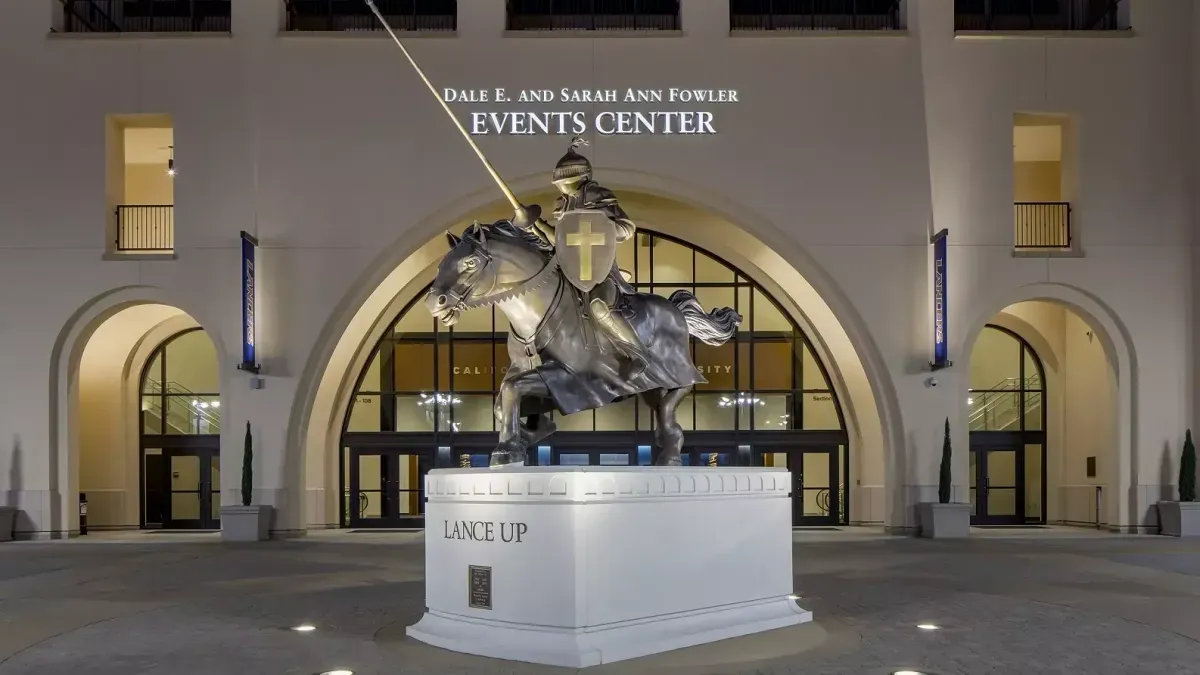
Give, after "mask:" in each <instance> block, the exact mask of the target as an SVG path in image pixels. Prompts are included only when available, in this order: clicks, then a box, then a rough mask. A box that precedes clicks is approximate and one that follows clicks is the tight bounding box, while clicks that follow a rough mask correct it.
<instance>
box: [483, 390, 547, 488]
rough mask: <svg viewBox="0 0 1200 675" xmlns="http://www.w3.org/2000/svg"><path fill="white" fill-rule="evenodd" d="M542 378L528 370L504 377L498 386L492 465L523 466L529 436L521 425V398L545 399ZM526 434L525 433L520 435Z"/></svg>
mask: <svg viewBox="0 0 1200 675" xmlns="http://www.w3.org/2000/svg"><path fill="white" fill-rule="evenodd" d="M549 395H550V390H549V389H547V388H546V383H545V381H543V380H542V376H541V375H538V373H537V371H536V370H529V371H526V372H524V373H521V374H520V375H517V376H515V377H511V378H507V379H505V380H504V382H503V383H501V385H500V396H499V400H498V401H497V403H496V422H497V423H498V426H499V429H500V443H499V444H498V445H496V449H495V450H493V451H492V459H491V462H490V464H491V465H492V466H509V465H515V466H521V465H523V464H525V455H526V451H527V450H528V449H529V442H530V439H531V437H532V435H531V434H530V433H529V430H526V429H525V428H524V425H522V424H521V399H523V398H525V397H527V396H539V397H547V396H549ZM522 432H525V433H522Z"/></svg>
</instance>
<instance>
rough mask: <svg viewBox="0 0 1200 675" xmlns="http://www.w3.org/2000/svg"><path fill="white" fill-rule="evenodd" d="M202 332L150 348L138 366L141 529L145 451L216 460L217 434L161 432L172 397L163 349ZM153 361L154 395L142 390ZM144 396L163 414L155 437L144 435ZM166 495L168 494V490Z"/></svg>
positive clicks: (213, 395) (183, 332)
mask: <svg viewBox="0 0 1200 675" xmlns="http://www.w3.org/2000/svg"><path fill="white" fill-rule="evenodd" d="M203 330H204V329H203V328H199V327H195V328H187V329H184V330H181V331H179V332H178V333H175V334H174V335H171V336H170V337H168V338H167V339H165V340H163V341H162V342H161V343H159V345H158V346H157V347H155V348H154V351H152V352H150V356H149V357H148V358H147V359H146V364H145V365H144V366H142V372H141V375H140V377H139V378H138V487H139V489H138V498H139V508H138V525H139V527H141V528H143V529H144V528H146V526H147V519H146V491H147V487H148V486H147V485H146V480H147V478H148V477H147V476H146V456H147V455H146V450H149V449H156V450H161V451H162V452H163V454H164V455H169V454H171V453H175V454H194V455H197V456H199V457H200V458H201V460H202V461H203V459H204V458H206V457H209V456H211V455H214V454H215V455H216V456H217V457H220V453H221V434H220V433H219V432H218V433H215V434H168V433H166V429H165V425H166V421H165V419H166V411H167V404H168V400H169V399H170V398H172V396H173V395H171V394H167V393H166V382H167V378H166V375H167V347H168V346H170V344H171V343H172V342H174V341H175V340H178V339H179V338H181V337H183V336H185V335H189V334H191V333H195V332H197V331H203ZM159 357H161V358H159ZM155 359H158V368H157V371H158V373H157V374H158V378H159V379H158V381H159V383H160V386H159V390H158V392H157V394H154V393H148V392H147V387H146V379H147V378H148V377H149V376H150V375H151V368H152V367H153V366H154V365H155V363H154V361H155ZM148 396H155V397H156V398H158V399H159V406H160V407H159V410H161V411H162V414H163V418H162V419H161V420H160V421H159V424H160V426H159V433H157V434H154V433H147V432H146V420H145V419H144V418H145V412H144V411H143V410H142V401H143V400H144V399H145V398H146V397H148ZM188 396H189V397H190V396H203V397H206V398H218V399H219V397H220V393H201V392H192V393H191V394H188ZM176 397H178V396H176ZM167 492H168V493H169V490H168V491H167ZM162 526H164V527H165V526H166V523H162Z"/></svg>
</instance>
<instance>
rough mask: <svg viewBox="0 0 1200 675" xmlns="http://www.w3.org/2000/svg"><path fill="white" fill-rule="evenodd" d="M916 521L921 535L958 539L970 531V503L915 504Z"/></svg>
mask: <svg viewBox="0 0 1200 675" xmlns="http://www.w3.org/2000/svg"><path fill="white" fill-rule="evenodd" d="M917 523H918V524H919V525H920V526H921V536H922V537H931V538H934V539H959V538H962V537H965V536H967V534H968V533H969V532H970V531H971V505H970V504H939V503H937V502H922V503H920V504H917Z"/></svg>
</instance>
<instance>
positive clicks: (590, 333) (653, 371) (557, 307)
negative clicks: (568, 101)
mask: <svg viewBox="0 0 1200 675" xmlns="http://www.w3.org/2000/svg"><path fill="white" fill-rule="evenodd" d="M365 2H366V4H367V6H368V7H369V8H370V9H371V12H372V13H373V14H374V15H375V17H376V18H377V19H378V20H379V22H380V23H381V24H382V26H383V28H384V30H386V31H387V33H388V35H389V36H390V37H391V38H392V41H393V42H395V43H396V46H397V47H399V48H400V51H401V52H403V53H404V57H405V58H406V59H408V62H409V64H411V65H412V67H413V70H415V71H416V73H417V75H418V76H419V77H420V78H421V81H422V82H424V83H425V86H426V87H427V88H428V89H429V92H430V93H431V94H433V97H434V98H435V99H437V101H438V103H439V104H441V107H442V110H443V111H445V113H446V115H447V116H448V117H449V118H450V120H451V121H452V122H453V123H454V125H455V127H457V128H458V132H459V133H460V134H461V135H462V137H463V139H464V140H465V141H466V142H467V144H468V145H470V146H471V149H472V150H473V151H474V152H475V155H476V156H477V157H478V158H479V161H480V162H481V163H482V164H483V166H484V168H485V169H487V171H488V173H489V174H490V175H491V177H492V180H494V181H495V182H496V186H497V187H499V188H500V191H501V192H503V193H504V197H505V198H506V199H507V200H508V203H509V204H510V205H511V206H512V207H513V209H514V216H513V218H511V219H509V220H500V221H497V222H495V223H492V224H491V225H481V224H479V223H478V222H477V223H474V224H472V225H471V226H470V227H468V228H467V230H466V231H465V232H464V233H463V234H462V236H461V237H457V236H455V235H453V234H451V233H449V232H447V233H446V236H447V238H448V240H449V242H450V252H449V253H447V254H446V257H445V258H443V259H442V261H441V263H440V264H439V265H438V272H437V278H436V279H434V282H433V285H432V286H431V287H430V289H429V296H428V297H427V298H426V300H425V303H426V306H427V307H428V309H429V311H430V312H431V313H432V314H433V316H434V318H436V319H437V320H439V321H441V322H442V324H443V325H445V326H452V325H454V323H455V322H456V321H457V320H458V317H459V316H460V315H461V314H462V313H463V312H465V311H468V310H470V309H475V308H479V307H489V306H492V305H495V306H496V307H498V308H499V309H500V311H502V312H504V314H505V316H507V317H508V321H509V325H510V328H509V333H508V354H509V357H510V358H511V360H512V364H511V365H510V366H509V369H508V371H507V373H506V374H505V376H504V381H503V382H502V383H501V385H500V392H499V396H498V397H497V401H496V409H495V414H496V420H497V421H498V422H499V427H500V442H499V444H498V445H497V446H496V449H495V450H494V451H492V456H491V462H490V463H491V465H492V466H493V467H500V466H513V465H515V466H520V465H523V464H524V463H525V458H526V454H527V452H528V450H529V448H530V447H531V446H533V445H534V444H535V443H537V442H538V441H540V440H542V439H543V438H545V437H547V436H549V435H550V434H552V433H554V429H555V426H554V421H553V419H552V418H551V417H550V416H549V413H551V412H556V413H558V414H560V415H569V414H571V413H576V412H580V411H583V410H593V409H596V408H600V407H603V406H606V405H609V404H611V403H617V402H619V401H623V400H625V399H627V398H629V397H631V396H641V397H642V400H643V401H645V403H646V405H647V406H649V408H650V409H651V410H652V411H653V412H654V416H655V425H654V426H655V436H654V441H655V445H656V446H657V448H658V458H657V460H656V464H659V465H663V466H678V465H680V464H682V463H683V458H682V456H681V455H680V450H681V449H682V448H683V429H682V428H681V427H680V426H679V422H678V421H676V415H675V411H676V408H678V407H679V403H680V402H681V401H682V400H683V399H684V397H686V396H687V395H688V393H689V392H691V390H692V387H693V386H695V385H696V384H703V383H704V382H705V381H706V380H705V379H704V376H703V375H701V374H700V371H699V370H697V369H696V366H695V364H694V363H692V355H691V351H692V350H691V337H696V338H698V339H700V340H701V341H703V342H704V343H705V344H709V345H714V346H717V345H722V344H724V343H725V342H727V341H728V340H730V339H731V338H732V337H733V336H734V334H735V333H736V332H737V328H738V325H739V324H740V323H741V321H742V317H741V316H740V315H738V313H737V312H736V311H734V310H733V309H730V308H728V307H725V308H721V309H716V310H713V311H712V313H706V312H705V311H704V308H703V307H702V306H701V305H700V302H699V301H698V300H696V296H694V295H692V294H691V293H689V292H687V291H682V290H680V291H675V292H674V293H672V294H671V297H670V299H667V298H663V297H661V296H658V295H654V294H652V293H639V292H637V291H636V290H635V289H634V288H633V287H632V286H630V285H629V284H628V283H627V282H626V281H625V279H624V278H623V277H622V276H621V271H620V270H619V269H617V266H616V256H617V244H619V243H621V242H623V241H626V240H628V239H629V238H630V237H632V236H633V235H634V233H635V232H636V231H637V226H636V225H634V223H633V221H632V220H630V219H629V216H628V215H626V214H625V211H624V210H623V209H622V208H621V205H620V203H619V202H618V200H617V197H616V195H614V194H613V193H612V191H611V190H608V189H606V188H604V187H602V186H601V185H600V184H599V183H597V182H596V181H594V180H592V165H591V162H589V161H588V159H587V158H586V157H584V156H583V155H581V154H579V153H578V152H577V151H576V148H578V147H580V146H582V145H585V143H584V142H583V140H582V138H580V137H578V136H577V137H575V138H574V139H572V141H571V146H570V148H569V149H568V150H567V154H566V155H564V156H563V157H562V159H560V160H559V162H558V166H556V167H555V169H554V174H553V175H552V176H551V181H552V182H553V183H554V185H555V186H556V187H557V188H558V191H559V193H560V195H559V197H558V201H557V204H556V206H555V209H554V212H553V215H552V217H551V220H550V221H547V220H545V219H544V218H542V209H541V207H539V206H537V205H532V206H525V205H523V204H521V202H520V201H519V200H518V199H517V198H516V195H514V194H513V191H512V190H511V189H510V188H509V187H508V184H507V183H505V182H504V179H503V178H501V177H500V174H499V172H497V171H496V168H495V167H494V166H492V163H491V162H489V161H488V159H487V157H485V156H484V154H483V151H482V150H480V149H479V145H478V144H476V143H475V140H474V139H473V138H471V135H470V134H469V133H467V130H466V128H465V127H464V126H463V125H462V122H460V121H459V120H458V118H457V117H456V116H455V115H454V111H452V110H451V109H450V106H449V105H448V104H447V103H446V101H445V99H443V98H442V95H441V94H439V93H438V90H437V88H436V87H435V86H434V85H433V83H432V82H430V80H429V78H428V77H427V76H426V75H425V72H424V71H423V70H421V67H420V66H419V65H417V62H416V60H414V59H413V57H412V54H410V53H409V51H408V49H407V48H405V46H404V44H403V43H402V42H401V41H400V38H399V37H398V36H397V35H396V32H395V31H394V30H392V28H391V26H390V25H388V22H387V19H386V18H385V17H384V16H383V14H382V13H381V12H380V11H379V8H378V7H377V6H376V5H375V3H374V1H373V0H365Z"/></svg>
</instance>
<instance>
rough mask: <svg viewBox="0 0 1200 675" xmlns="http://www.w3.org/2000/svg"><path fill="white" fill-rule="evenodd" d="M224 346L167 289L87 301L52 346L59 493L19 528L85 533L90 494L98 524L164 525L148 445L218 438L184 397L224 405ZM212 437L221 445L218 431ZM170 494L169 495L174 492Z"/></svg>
mask: <svg viewBox="0 0 1200 675" xmlns="http://www.w3.org/2000/svg"><path fill="white" fill-rule="evenodd" d="M219 352H220V350H219V342H218V341H217V340H214V339H213V338H212V336H211V335H210V334H208V333H206V332H205V331H203V330H200V324H199V323H198V322H197V320H196V319H195V318H193V316H192V315H191V314H189V313H188V312H185V311H184V310H182V309H180V308H179V307H178V306H176V305H175V304H173V303H172V302H171V300H170V299H169V298H168V297H167V294H166V293H164V292H162V291H161V290H160V289H156V288H151V287H128V288H120V289H114V290H111V291H108V292H106V293H104V294H101V295H99V296H97V297H95V298H93V299H92V300H91V301H89V302H88V303H87V304H86V305H84V306H83V307H81V308H80V309H79V310H78V311H77V312H76V313H75V315H74V316H72V318H71V320H70V321H69V322H68V323H67V325H66V326H65V327H64V329H63V330H62V332H61V333H60V335H59V337H58V340H57V341H56V343H55V345H54V349H53V352H52V361H51V377H52V380H51V382H52V397H53V399H54V401H55V405H54V406H53V408H52V415H51V441H50V452H49V453H48V455H47V457H46V458H45V461H46V464H47V466H46V469H47V476H48V481H47V482H48V485H49V490H50V491H51V493H52V495H53V497H52V499H51V500H48V502H49V503H48V505H47V506H46V507H45V508H41V509H38V508H36V507H35V508H24V507H23V509H22V511H23V514H24V516H23V517H27V518H28V520H27V521H22V522H18V532H22V536H31V537H62V536H70V535H72V534H74V533H77V532H78V530H79V526H80V520H79V518H80V500H81V498H82V497H84V496H85V495H86V499H87V504H88V508H87V525H88V529H89V530H109V529H138V528H141V527H147V526H149V527H156V526H160V525H161V523H156V522H154V519H153V518H151V519H149V520H148V519H147V493H148V491H150V492H153V491H154V490H155V489H156V486H155V485H154V484H153V483H150V482H147V476H146V471H145V469H146V457H147V450H151V451H152V450H155V449H158V450H162V449H163V448H166V447H171V446H172V445H179V444H184V445H186V444H188V443H194V442H195V441H188V440H186V439H187V438H191V437H195V436H202V435H211V434H215V430H214V429H213V427H212V425H211V424H210V421H211V420H209V421H204V422H200V423H197V422H195V421H194V420H191V421H190V422H189V420H188V416H187V414H186V412H184V410H185V406H184V402H185V400H186V403H187V404H189V405H190V404H191V401H192V400H196V401H197V406H198V404H199V403H200V402H201V401H200V398H199V397H193V396H192V395H193V394H204V395H205V396H203V398H204V399H205V402H208V403H209V405H210V407H211V403H212V402H218V405H217V407H216V409H217V410H219V409H220V405H219V399H218V398H217V392H219V391H220V390H221V387H220V386H219V378H220V370H219V367H218V359H217V354H218V353H219ZM181 387H186V388H187V392H186V393H185V392H184V391H183V389H182V388H181ZM209 417H211V415H209ZM197 432H201V433H197ZM156 440H157V441H158V442H155V441H156ZM208 442H210V443H212V444H214V445H215V437H211V438H209V439H208ZM150 454H153V453H150ZM14 461H16V460H14ZM151 461H154V460H151ZM179 474H180V476H179V477H180V479H181V480H183V479H188V480H189V481H190V476H188V475H186V474H185V473H184V472H183V471H182V470H180V471H179ZM193 489H195V488H193ZM162 492H163V493H164V494H165V495H166V496H165V497H164V498H165V499H168V500H169V499H170V494H169V493H170V490H169V489H165V490H162ZM196 492H197V493H198V492H199V490H196ZM176 499H177V500H178V499H179V498H178V497H177V498H176ZM214 501H215V500H214ZM216 508H219V505H218V506H217V507H216ZM22 526H24V527H22ZM23 531H24V532H23ZM25 532H27V534H25Z"/></svg>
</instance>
